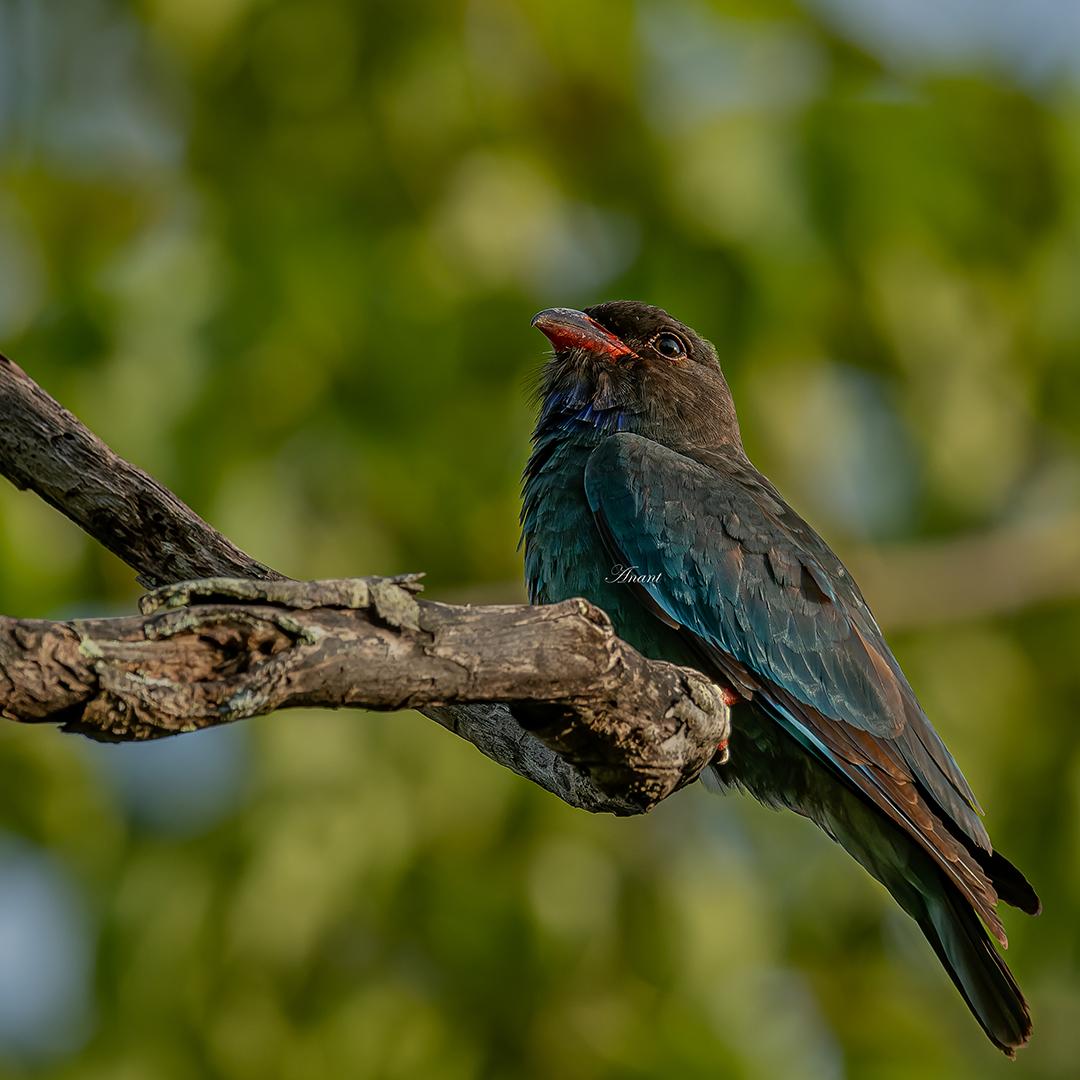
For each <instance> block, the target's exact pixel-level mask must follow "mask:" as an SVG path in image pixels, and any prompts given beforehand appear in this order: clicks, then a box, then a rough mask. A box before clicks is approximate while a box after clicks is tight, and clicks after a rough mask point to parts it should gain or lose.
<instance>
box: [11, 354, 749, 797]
mask: <svg viewBox="0 0 1080 1080" xmlns="http://www.w3.org/2000/svg"><path fill="white" fill-rule="evenodd" d="M0 471H2V472H3V473H4V474H5V475H6V476H8V478H9V479H11V480H12V481H13V482H14V483H15V484H16V485H17V486H18V487H20V488H29V489H31V490H33V491H35V492H37V493H38V494H39V495H41V497H42V498H44V499H45V500H46V501H47V502H49V503H51V504H52V505H53V506H55V507H56V508H57V509H58V510H60V511H61V512H62V513H64V514H66V515H67V516H68V517H70V518H71V519H72V520H73V521H75V522H76V523H77V524H79V525H80V526H81V527H82V528H84V529H85V530H86V531H87V532H88V533H90V535H92V536H94V537H95V538H96V539H98V540H99V541H100V542H101V543H103V544H104V545H105V546H106V547H108V548H109V550H111V551H113V552H114V553H115V554H116V555H118V556H119V557H120V558H121V559H123V560H124V561H125V562H126V563H127V564H128V565H129V566H131V567H133V568H134V569H135V570H136V571H137V573H138V575H139V580H140V581H142V582H143V583H144V584H145V583H150V584H154V585H158V586H164V587H161V588H158V589H157V590H156V591H155V592H153V593H151V594H150V595H149V596H147V597H144V598H143V601H142V604H141V606H142V609H143V615H142V616H140V617H132V618H123V619H92V620H77V621H75V622H72V623H58V622H46V621H41V620H18V619H12V618H0V712H2V713H3V715H4V716H6V717H8V718H9V719H11V720H17V721H22V722H41V721H58V722H60V723H61V724H62V726H63V728H64V730H66V731H74V732H80V733H82V734H87V735H90V736H91V737H95V738H103V739H109V740H135V739H146V738H156V737H160V736H163V735H169V734H176V733H178V732H182V731H190V730H194V729H197V728H201V727H207V726H210V725H213V724H220V723H228V722H230V721H233V720H238V719H242V718H246V717H250V716H256V715H259V714H262V713H266V712H270V711H272V710H274V709H279V708H290V707H298V706H308V707H310V706H323V707H331V708H337V707H355V708H367V709H381V710H390V709H402V708H418V709H419V710H420V711H421V712H423V713H424V714H425V715H427V716H429V717H431V718H432V719H434V720H436V721H437V722H438V723H440V724H442V725H443V726H445V727H447V728H449V729H450V730H452V731H454V732H455V733H457V734H458V735H460V736H461V737H463V738H465V739H467V740H468V741H470V742H472V743H473V744H474V745H475V746H476V747H477V748H478V749H479V750H480V751H481V752H482V753H484V754H486V755H487V756H488V757H491V758H492V759H493V760H495V761H497V762H499V763H500V764H502V765H505V766H506V767H508V768H511V769H513V770H514V771H515V772H517V773H519V774H521V775H523V776H525V777H527V778H528V779H530V780H533V781H534V782H535V783H537V784H539V785H540V786H542V787H544V788H546V789H547V790H549V791H552V792H554V793H555V794H557V795H559V797H560V798H562V799H564V800H565V801H566V802H569V803H570V804H571V805H574V806H578V807H581V808H583V809H587V810H592V811H607V812H612V813H617V814H630V813H641V812H643V811H645V810H648V809H650V808H651V807H653V806H655V805H656V803H657V802H659V801H660V800H661V799H663V798H665V797H666V796H667V795H669V794H670V793H671V792H673V791H676V790H678V789H679V788H680V787H682V786H684V785H685V784H687V783H689V782H690V781H691V780H693V779H694V778H695V777H696V776H697V775H698V773H699V772H700V771H701V769H703V768H704V767H705V765H707V764H708V762H709V761H710V760H711V759H712V758H713V757H714V756H715V755H716V753H717V748H718V746H719V745H720V744H722V743H724V742H726V739H727V736H728V734H729V731H730V722H729V711H728V706H727V703H726V700H725V697H724V694H723V693H722V692H721V691H720V690H719V689H718V688H717V687H715V686H713V685H712V684H711V683H709V682H708V681H707V680H706V679H704V678H703V677H702V676H701V675H700V674H698V673H696V672H693V671H690V670H689V669H684V668H678V667H675V666H673V665H670V664H665V663H661V662H658V661H650V660H646V659H645V658H644V657H642V656H641V655H640V654H638V653H637V652H635V651H634V650H633V649H632V648H630V646H628V645H626V644H625V643H624V642H622V641H620V640H619V639H618V638H617V637H616V636H615V634H614V632H613V630H612V627H611V623H610V621H609V620H608V618H607V616H606V615H605V614H604V613H603V612H602V611H600V610H599V609H598V608H596V607H594V606H592V605H591V604H588V603H587V602H585V601H584V600H571V601H566V602H565V603H562V604H555V605H551V606H547V607H525V606H498V607H484V608H471V607H458V606H455V605H449V604H436V603H430V602H427V601H424V600H421V599H419V598H418V597H416V596H415V593H416V592H417V591H418V590H419V585H418V583H417V581H416V576H415V575H414V576H408V577H404V578H395V579H378V578H370V579H345V580H338V581H321V582H293V581H290V580H289V579H287V578H285V577H284V576H283V575H281V574H278V573H277V572H276V571H274V570H271V569H269V568H268V567H266V566H264V565H263V564H261V563H259V562H257V561H256V560H254V559H252V558H251V557H250V556H248V555H246V554H245V553H244V552H243V551H241V550H240V549H239V548H237V547H236V546H235V545H233V544H232V543H231V542H230V541H229V540H228V539H226V538H225V537H224V536H222V535H221V534H220V533H218V532H217V531H216V530H214V529H213V528H211V526H209V525H208V524H207V523H206V522H205V521H203V520H202V519H201V518H200V517H198V515H196V514H195V513H194V512H193V511H192V510H190V509H189V508H188V507H187V506H185V505H184V504H183V503H182V502H181V501H180V500H179V499H177V498H176V496H175V495H173V494H172V492H170V491H168V490H167V489H166V488H164V487H163V486H162V485H161V484H159V483H158V482H157V481H156V480H154V479H153V478H152V477H150V476H149V475H147V474H146V473H145V472H143V471H142V470H141V469H137V468H135V467H134V466H133V465H131V464H129V463H128V462H126V461H124V460H123V459H122V458H119V457H118V456H117V455H116V454H114V453H113V452H112V451H111V450H110V449H109V448H108V447H107V446H106V445H105V444H104V443H103V442H102V441H101V440H100V439H98V438H97V437H96V436H95V435H94V434H93V433H92V432H90V431H89V430H88V429H87V428H85V427H84V426H83V425H82V424H81V423H80V422H79V421H78V420H77V419H76V418H75V417H74V416H72V414H71V413H69V412H68V411H67V410H65V409H63V408H62V407H61V406H60V405H59V404H58V403H57V402H56V401H54V400H53V399H52V398H51V397H49V395H48V394H46V393H45V392H44V391H43V390H42V389H41V388H40V387H39V386H37V385H36V384H35V383H34V382H33V381H32V380H31V379H30V378H29V377H28V376H27V375H26V374H25V373H24V372H23V371H22V370H21V369H19V368H18V367H17V366H16V365H14V364H13V363H11V362H10V361H9V360H7V359H6V358H3V357H0ZM189 578H200V579H210V580H199V581H186V580H185V579H189Z"/></svg>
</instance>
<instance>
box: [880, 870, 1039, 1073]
mask: <svg viewBox="0 0 1080 1080" xmlns="http://www.w3.org/2000/svg"><path fill="white" fill-rule="evenodd" d="M937 876H938V879H939V886H940V889H939V892H938V893H937V895H927V894H925V893H924V894H923V896H924V899H925V904H926V913H925V914H924V915H922V916H921V917H920V916H915V921H916V922H917V923H918V924H919V928H920V929H921V930H922V932H923V933H924V934H925V935H926V939H927V940H928V941H929V942H930V944H931V945H932V946H933V949H934V952H936V953H937V955H938V959H939V960H940V961H941V963H942V966H943V967H944V968H945V970H946V971H947V972H948V973H949V976H950V978H951V979H952V981H953V982H954V983H955V984H956V988H957V990H959V991H960V993H961V994H962V995H963V998H964V1000H965V1001H966V1002H967V1005H968V1008H969V1009H970V1010H971V1012H972V1014H973V1015H974V1017H975V1019H976V1020H978V1021H979V1023H980V1024H981V1025H982V1029H983V1031H985V1032H986V1034H987V1036H988V1037H989V1039H990V1041H991V1042H992V1043H993V1044H994V1045H995V1046H996V1047H997V1048H998V1049H999V1050H1002V1051H1003V1052H1004V1053H1005V1054H1007V1055H1008V1056H1009V1057H1010V1058H1015V1057H1016V1050H1017V1049H1018V1048H1019V1047H1021V1046H1026V1045H1027V1041H1028V1037H1029V1036H1030V1035H1031V1014H1030V1013H1029V1012H1028V1007H1027V1002H1026V1001H1024V995H1023V994H1022V993H1021V992H1020V987H1018V986H1017V985H1016V980H1015V979H1014V978H1013V977H1012V972H1011V971H1009V969H1008V967H1007V966H1006V964H1005V961H1004V960H1003V959H1002V958H1001V954H1000V953H999V952H998V951H997V949H996V948H995V947H994V944H993V942H992V941H991V940H990V936H989V935H988V934H987V932H986V930H985V929H984V928H983V925H982V923H981V922H980V921H979V918H978V916H977V915H976V914H975V912H974V911H973V910H972V908H971V906H970V905H969V904H968V903H967V902H966V901H965V900H964V899H963V897H961V896H960V895H959V892H958V890H957V889H956V887H955V886H954V885H952V884H950V883H949V882H947V881H945V880H944V879H943V878H942V877H941V874H940V872H939V873H938V874H937ZM897 899H899V897H898V898H897Z"/></svg>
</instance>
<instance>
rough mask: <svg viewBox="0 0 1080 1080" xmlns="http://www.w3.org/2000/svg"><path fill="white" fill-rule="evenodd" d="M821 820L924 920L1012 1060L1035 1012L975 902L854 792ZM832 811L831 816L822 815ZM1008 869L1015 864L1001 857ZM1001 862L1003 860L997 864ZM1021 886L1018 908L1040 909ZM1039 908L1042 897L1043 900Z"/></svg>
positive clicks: (837, 794) (976, 1011) (836, 795)
mask: <svg viewBox="0 0 1080 1080" xmlns="http://www.w3.org/2000/svg"><path fill="white" fill-rule="evenodd" d="M829 804H830V805H829V806H828V808H827V809H826V808H825V807H824V806H820V809H819V810H818V813H817V814H814V815H813V816H814V817H815V820H817V821H818V824H819V825H822V826H823V827H824V828H825V830H826V831H827V832H828V833H829V834H830V835H831V836H832V837H833V838H834V839H836V840H837V841H838V842H839V843H840V844H841V845H842V846H843V847H844V848H845V849H846V850H847V851H848V853H849V854H851V855H852V856H854V858H855V859H857V860H858V861H859V862H860V863H862V865H863V866H864V867H865V868H866V869H867V870H868V871H869V872H870V873H871V874H872V875H873V876H874V877H875V878H877V879H878V881H880V882H881V884H882V885H884V886H885V888H886V889H888V890H889V892H890V893H892V895H893V898H894V899H895V900H896V902H897V903H898V904H899V905H900V906H901V907H902V908H903V909H904V910H905V911H906V912H907V913H908V914H909V915H910V916H911V917H912V918H913V919H914V920H915V921H916V923H918V925H919V928H920V929H921V930H922V932H923V933H924V934H925V935H926V939H927V940H928V941H929V942H930V945H931V946H932V947H933V949H934V952H935V953H937V956H938V959H939V960H940V961H941V964H942V966H943V967H944V968H945V970H946V971H947V972H948V973H949V977H950V978H951V979H952V981H953V982H954V983H955V984H956V988H957V989H958V990H959V991H960V993H961V995H962V996H963V998H964V1001H966V1002H967V1006H968V1008H969V1009H970V1010H971V1012H972V1014H973V1015H974V1017H975V1019H976V1020H978V1022H979V1024H980V1025H981V1026H982V1029H983V1031H985V1032H986V1034H987V1036H988V1037H989V1039H990V1041H991V1042H992V1043H993V1044H994V1045H995V1046H996V1047H997V1048H998V1049H999V1050H1001V1051H1002V1052H1004V1053H1005V1054H1007V1055H1008V1056H1009V1057H1010V1058H1013V1057H1015V1056H1016V1050H1017V1049H1018V1048H1019V1047H1021V1046H1025V1045H1026V1044H1027V1041H1028V1037H1029V1036H1030V1035H1031V1015H1030V1013H1029V1012H1028V1007H1027V1002H1026V1001H1025V1000H1024V995H1023V994H1022V993H1021V992H1020V988H1019V987H1018V986H1017V985H1016V980H1015V979H1014V978H1013V977H1012V973H1011V972H1010V971H1009V969H1008V967H1007V966H1006V964H1005V961H1004V960H1003V959H1002V957H1001V954H1000V953H999V952H998V950H997V948H996V946H995V945H994V943H993V942H992V941H991V940H990V935H989V934H988V933H987V930H986V928H985V926H984V925H983V923H982V922H981V921H980V919H979V916H978V914H977V912H976V911H975V909H974V908H973V907H972V905H971V903H970V901H969V900H968V899H967V898H966V897H965V896H964V895H963V894H962V893H961V892H960V889H959V888H958V887H957V886H956V885H955V884H954V883H953V882H952V881H950V880H949V879H948V878H947V877H946V876H945V874H944V873H943V871H942V870H941V869H940V868H939V867H938V866H937V864H936V863H935V862H934V860H933V859H931V858H930V856H929V854H928V853H927V852H926V851H925V850H924V848H923V847H922V846H921V845H919V844H918V843H917V842H916V841H915V840H914V839H913V838H912V837H910V836H908V835H907V833H905V832H903V831H902V830H901V829H899V828H898V827H897V826H896V825H895V824H894V823H893V822H891V821H888V820H886V819H884V818H883V817H881V816H879V815H878V814H877V813H875V811H874V810H873V809H872V808H871V807H870V806H869V805H867V804H866V803H865V802H863V801H862V800H861V799H859V797H858V796H857V795H856V794H855V793H854V792H850V791H846V790H837V789H834V791H833V798H832V799H830V800H829ZM822 811H824V812H822ZM998 858H999V859H1000V863H1001V864H1002V869H1003V870H1004V868H1005V867H1008V869H1009V870H1012V869H1013V868H1012V866H1011V864H1010V863H1008V862H1007V860H1005V859H1002V858H1000V856H999V857H998ZM996 865H997V864H996V863H995V866H996ZM1013 874H1015V876H1016V878H1018V879H1019V881H1023V883H1024V885H1025V886H1027V890H1028V892H1030V897H1029V896H1026V895H1024V890H1023V888H1022V887H1021V886H1020V885H1019V883H1018V882H1015V880H1014V879H1013V878H1012V875H1009V874H1008V873H1007V871H1006V872H1005V876H1006V877H1007V878H1009V879H1010V880H1011V881H1014V885H1015V888H1014V890H1013V892H1014V893H1015V896H1016V899H1018V900H1022V903H1021V904H1019V905H1018V906H1020V907H1022V908H1023V909H1024V910H1027V909H1028V908H1030V907H1031V906H1032V902H1031V897H1034V896H1035V894H1034V892H1031V887H1030V886H1029V885H1027V882H1026V881H1024V879H1023V877H1021V876H1020V874H1019V872H1018V871H1015V870H1013ZM1034 902H1035V904H1037V903H1038V899H1037V898H1035V901H1034Z"/></svg>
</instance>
